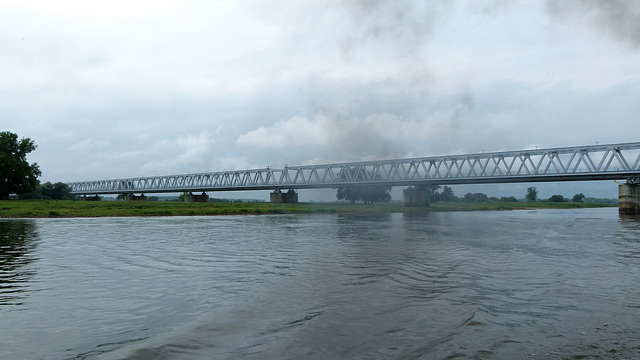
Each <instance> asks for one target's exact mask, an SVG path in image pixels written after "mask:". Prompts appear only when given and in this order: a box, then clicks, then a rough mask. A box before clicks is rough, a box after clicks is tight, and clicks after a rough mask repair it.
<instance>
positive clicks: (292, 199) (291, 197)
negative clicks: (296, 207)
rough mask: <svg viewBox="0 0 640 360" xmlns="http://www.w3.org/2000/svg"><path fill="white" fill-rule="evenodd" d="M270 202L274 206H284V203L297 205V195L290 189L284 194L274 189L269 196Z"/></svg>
mask: <svg viewBox="0 0 640 360" xmlns="http://www.w3.org/2000/svg"><path fill="white" fill-rule="evenodd" d="M269 198H270V200H271V202H272V203H276V204H284V203H288V204H291V203H297V202H298V193H297V192H295V191H294V190H293V189H290V190H289V191H287V192H286V193H283V192H282V191H280V189H276V190H275V191H274V192H272V193H271V194H270V197H269Z"/></svg>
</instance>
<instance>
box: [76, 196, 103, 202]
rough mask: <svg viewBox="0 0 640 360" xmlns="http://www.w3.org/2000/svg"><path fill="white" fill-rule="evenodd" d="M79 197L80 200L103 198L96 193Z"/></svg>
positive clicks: (98, 199)
mask: <svg viewBox="0 0 640 360" xmlns="http://www.w3.org/2000/svg"><path fill="white" fill-rule="evenodd" d="M78 199H79V200H80V201H100V200H102V198H101V197H100V196H98V195H96V196H87V195H84V196H80V197H79V198H78Z"/></svg>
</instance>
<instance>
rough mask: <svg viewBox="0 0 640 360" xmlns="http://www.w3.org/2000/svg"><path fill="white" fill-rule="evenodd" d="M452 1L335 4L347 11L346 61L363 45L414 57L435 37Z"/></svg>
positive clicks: (342, 44)
mask: <svg viewBox="0 0 640 360" xmlns="http://www.w3.org/2000/svg"><path fill="white" fill-rule="evenodd" d="M450 3H451V2H430V1H388V0H345V1H341V2H336V3H333V4H334V6H338V7H339V10H340V11H344V15H345V16H346V21H347V22H348V25H349V26H348V29H349V31H348V33H345V34H344V37H343V38H342V39H341V42H340V44H339V46H340V50H341V53H342V56H343V59H344V60H347V61H348V60H350V59H351V56H352V53H353V52H354V51H355V49H356V48H358V47H359V46H367V45H370V44H372V43H374V44H377V45H384V46H385V47H386V48H387V49H389V50H391V51H394V52H399V53H400V54H401V55H406V56H412V55H414V54H415V53H416V51H417V50H419V49H420V48H421V47H422V45H423V44H424V43H425V41H427V40H428V38H429V36H430V35H431V34H432V32H433V30H434V28H435V26H436V23H437V21H438V19H439V18H440V17H441V16H442V14H443V12H444V11H445V10H446V9H447V8H448V7H449V5H448V4H450Z"/></svg>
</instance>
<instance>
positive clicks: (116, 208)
mask: <svg viewBox="0 0 640 360" xmlns="http://www.w3.org/2000/svg"><path fill="white" fill-rule="evenodd" d="M612 206H616V205H615V204H602V203H588V202H582V203H578V202H546V201H535V202H500V201H498V202H473V203H469V202H445V203H434V204H431V206H430V207H415V208H408V207H403V206H402V203H401V202H393V201H392V202H387V203H376V204H367V205H365V204H361V203H356V204H351V203H348V202H333V203H332V202H327V203H322V202H310V203H296V204H272V203H267V202H209V203H185V202H177V201H95V202H93V201H92V202H85V201H71V200H10V201H0V218H66V217H107V216H112V217H124V216H209V215H249V214H297V213H323V212H327V213H394V212H405V213H424V212H436V211H483V210H522V209H573V208H591V207H612Z"/></svg>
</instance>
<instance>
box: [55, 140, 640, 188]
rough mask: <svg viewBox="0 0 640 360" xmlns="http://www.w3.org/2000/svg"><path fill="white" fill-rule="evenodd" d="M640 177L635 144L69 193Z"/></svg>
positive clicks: (86, 184) (102, 183) (209, 177)
mask: <svg viewBox="0 0 640 360" xmlns="http://www.w3.org/2000/svg"><path fill="white" fill-rule="evenodd" d="M639 179H640V142H636V143H622V144H610V145H595V146H580V147H565V148H551V149H534V150H520V151H506V152H491V153H478V154H465V155H447V156H432V157H419V158H408V159H393V160H380V161H361V162H351V163H336V164H325V165H303V166H287V167H285V168H283V169H273V168H265V169H252V170H234V171H222V172H209V173H199V174H184V175H165V176H150V177H135V178H126V179H112V180H98V181H82V182H74V183H70V184H68V185H69V186H70V187H71V192H72V194H76V195H94V194H95V195H98V194H121V193H163V192H165V193H166V192H187V191H190V192H196V191H197V192H200V191H203V192H204V191H237V190H274V189H305V188H306V189H310V188H337V187H341V186H353V185H393V186H411V185H414V186H415V185H436V184H437V185H452V184H474V183H476V184H477V183H517V182H552V181H584V180H626V181H627V182H638V180H639Z"/></svg>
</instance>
